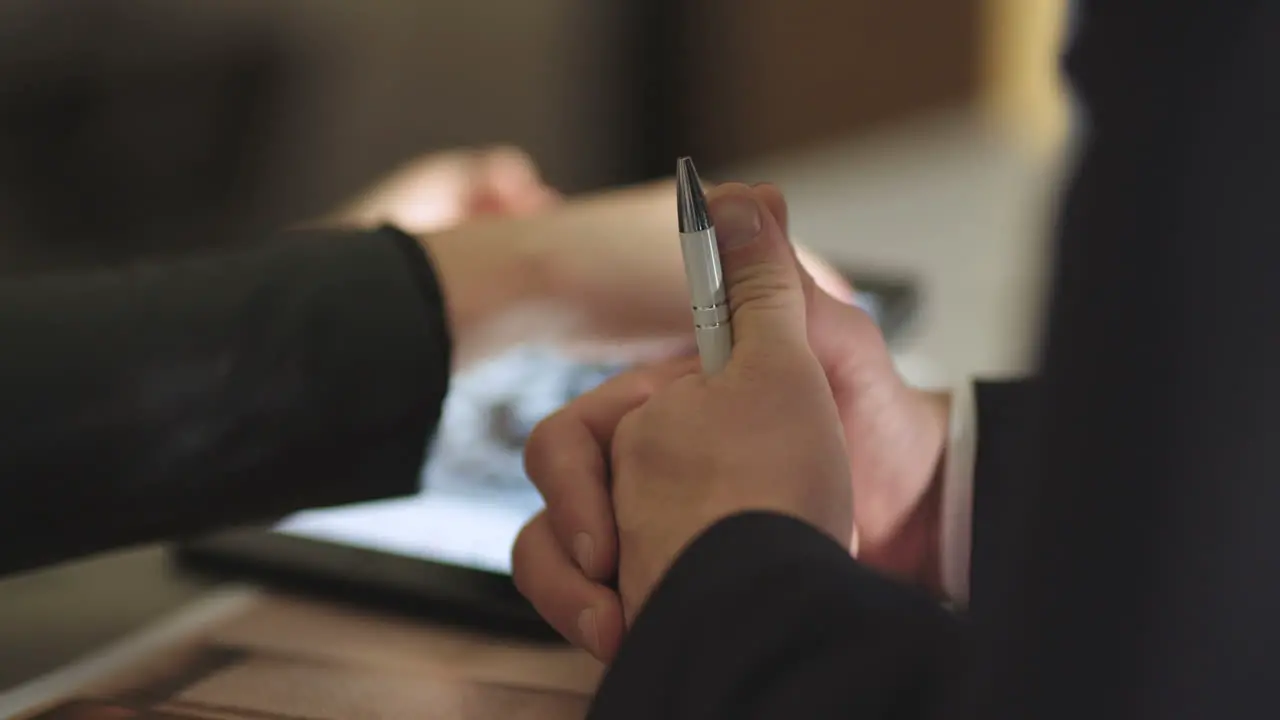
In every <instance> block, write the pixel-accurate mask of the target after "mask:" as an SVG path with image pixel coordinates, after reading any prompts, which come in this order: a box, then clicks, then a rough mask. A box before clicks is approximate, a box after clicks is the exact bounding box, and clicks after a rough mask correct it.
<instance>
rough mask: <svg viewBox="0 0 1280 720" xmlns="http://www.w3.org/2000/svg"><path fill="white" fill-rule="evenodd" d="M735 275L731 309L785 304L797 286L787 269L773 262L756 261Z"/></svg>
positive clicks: (730, 303)
mask: <svg viewBox="0 0 1280 720" xmlns="http://www.w3.org/2000/svg"><path fill="white" fill-rule="evenodd" d="M735 275H736V276H735V277H734V280H733V284H732V287H733V291H732V292H731V293H730V295H729V306H730V309H731V310H737V309H739V308H742V307H744V306H753V307H759V306H761V305H782V304H785V303H786V302H787V301H788V299H789V298H790V295H791V291H792V289H793V288H794V287H795V282H794V280H793V278H791V277H790V276H789V274H788V272H787V270H786V269H785V268H783V267H780V266H778V265H776V264H773V263H754V264H752V265H750V266H748V267H744V268H740V269H739V270H738V272H737V273H736V274H735Z"/></svg>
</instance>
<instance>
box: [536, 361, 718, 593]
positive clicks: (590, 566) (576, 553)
mask: <svg viewBox="0 0 1280 720" xmlns="http://www.w3.org/2000/svg"><path fill="white" fill-rule="evenodd" d="M697 368H698V360H697V359H696V358H681V359H679V360H675V361H668V362H664V363H661V364H658V365H654V366H650V367H646V368H641V369H637V370H632V371H629V372H626V373H623V374H621V375H618V376H616V377H614V378H611V379H609V380H607V381H606V382H605V383H603V384H602V385H600V386H599V387H598V388H596V389H595V390H592V391H591V392H588V393H586V394H584V395H582V396H581V397H579V398H577V399H576V400H574V401H572V402H570V403H569V404H568V405H566V406H564V407H563V408H561V409H560V410H559V411H557V412H555V413H554V414H552V415H551V416H549V417H548V418H546V419H545V420H543V421H542V422H541V423H538V426H537V427H535V428H534V429H533V432H532V433H531V434H530V435H529V440H528V442H527V443H526V444H525V449H524V467H525V473H526V474H528V476H529V479H530V481H532V482H533V484H534V486H535V487H536V488H538V492H539V493H541V494H542V498H543V500H544V501H545V502H546V506H547V517H548V520H549V522H550V524H551V529H552V531H553V532H554V534H555V537H556V540H557V542H558V543H559V544H560V546H561V547H562V548H564V550H565V552H566V553H568V555H569V556H570V557H572V558H573V559H574V562H576V563H577V564H578V567H580V568H581V569H582V571H583V573H585V574H586V576H587V577H589V578H591V579H593V580H596V581H597V582H603V581H605V580H607V579H609V578H610V577H612V576H613V573H614V571H615V569H616V567H617V554H618V538H617V530H616V528H615V527H614V523H613V504H612V502H611V500H610V499H609V482H608V474H609V464H608V460H609V446H610V444H611V443H612V441H613V432H614V429H615V428H617V426H618V422H619V421H621V420H622V418H623V417H624V416H625V415H626V414H627V413H628V412H630V411H631V410H633V409H635V408H636V407H639V406H640V405H642V404H643V403H644V402H645V401H646V400H648V399H649V396H650V395H652V394H653V392H654V391H655V390H657V389H658V388H661V387H663V386H665V385H667V384H668V383H670V382H671V381H673V380H675V379H677V378H680V377H683V376H685V375H688V374H689V373H691V372H696V371H697Z"/></svg>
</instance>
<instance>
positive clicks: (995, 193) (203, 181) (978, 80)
mask: <svg viewBox="0 0 1280 720" xmlns="http://www.w3.org/2000/svg"><path fill="white" fill-rule="evenodd" d="M1068 10H1069V8H1068V6H1067V2H1066V0H896V1H895V2H883V0H788V1H787V2H785V3H783V2H776V1H774V0H474V1H471V2H466V3H463V2H442V1H441V0H361V1H360V2H349V1H348V0H273V1H271V2H266V1H263V0H176V1H175V0H99V1H98V2H66V1H65V0H63V1H55V0H4V2H0V47H3V48H4V52H2V53H0V237H3V238H4V242H3V243H0V271H3V272H25V271H29V270H31V269H35V268H41V267H54V266H57V267H65V266H68V265H75V264H79V263H89V262H109V261H113V260H123V259H127V258H129V257H133V256H134V255H136V254H138V253H142V252H146V253H166V252H184V251H187V250H190V249H191V248H195V247H202V246H206V245H209V244H213V243H218V242H223V241H225V238H240V237H243V238H255V237H265V236H266V235H267V234H268V233H269V232H270V231H271V230H272V229H275V228H279V227H281V226H283V225H286V224H289V223H294V222H298V221H300V220H303V219H306V218H310V217H315V216H317V215H320V214H322V213H324V212H325V211H327V210H329V209H331V208H332V207H334V206H335V205H337V204H338V203H340V202H341V201H343V200H344V199H347V198H350V197H351V196H352V195H353V194H355V193H356V192H357V191H359V190H361V189H362V188H365V187H367V186H368V185H369V184H370V183H372V182H373V181H375V180H377V179H378V178H379V177H382V176H384V175H386V174H387V173H388V172H390V171H391V170H394V169H395V168H396V167H397V166H399V165H401V164H403V163H404V162H405V161H406V160H409V159H411V158H414V157H416V156H419V155H421V154H423V153H427V152H430V151H436V150H443V149H448V148H454V147H458V146H481V145H489V144H494V143H505V144H511V145H515V146H519V147H521V148H523V149H525V150H526V151H528V152H529V153H530V154H531V155H533V157H534V158H535V159H536V160H537V162H538V164H539V165H540V166H541V168H542V169H543V172H544V174H545V176H546V178H547V180H548V181H549V182H550V183H551V184H552V185H554V186H556V187H558V188H560V189H561V190H563V191H565V192H566V193H577V192H586V191H590V190H594V189H599V188H604V187H609V186H616V185H619V184H628V183H636V182H641V181H644V180H648V179H652V178H657V177H663V176H666V175H668V174H669V173H670V172H671V170H672V167H673V161H674V158H675V157H676V156H677V155H680V154H690V155H693V156H694V158H695V159H696V160H697V161H698V163H699V167H700V169H701V170H702V172H703V175H704V176H705V177H708V178H721V179H735V180H745V181H756V180H770V181H774V182H777V183H778V184H780V185H781V186H782V187H783V189H784V190H785V191H786V192H787V194H788V196H789V198H790V201H791V204H792V223H793V230H794V234H795V235H796V237H797V239H799V240H800V241H802V242H805V243H806V244H808V245H810V246H812V247H814V248H815V249H817V250H818V251H819V252H820V253H822V254H823V255H824V256H826V257H827V258H828V259H830V260H831V261H833V262H834V263H835V264H836V265H838V266H839V268H840V269H841V270H843V271H845V272H846V273H847V274H849V275H850V276H851V277H853V278H854V279H855V280H857V281H859V282H860V283H861V284H863V285H867V286H871V287H878V288H881V289H883V291H884V293H885V294H886V295H887V296H889V297H891V298H893V299H894V301H895V302H898V303H899V304H900V305H901V308H900V309H903V308H905V310H903V312H902V313H900V314H901V317H900V318H899V319H900V320H902V322H900V323H898V325H897V326H895V336H894V338H893V340H894V344H895V346H896V347H897V348H898V350H899V356H900V359H901V360H902V363H903V367H904V369H905V370H906V371H907V373H908V374H909V375H913V376H914V379H916V380H917V381H919V382H928V383H932V382H944V381H946V380H949V379H950V378H952V377H955V376H958V375H960V374H967V373H973V372H1001V371H1007V370H1011V369H1016V368H1018V367H1021V366H1022V365H1024V364H1025V363H1026V361H1027V349H1028V348H1029V347H1031V345H1032V343H1031V342H1030V338H1031V334H1030V330H1031V327H1032V323H1033V322H1034V320H1035V317H1036V313H1037V311H1038V302H1039V292H1038V290H1039V287H1040V281H1041V278H1042V277H1043V272H1042V266H1043V249H1044V245H1045V240H1046V238H1047V237H1048V230H1049V228H1050V226H1051V224H1052V210H1053V203H1054V195H1055V192H1056V188H1057V185H1058V182H1059V178H1060V177H1061V175H1062V173H1061V168H1062V166H1063V158H1064V157H1065V153H1064V148H1066V147H1067V145H1068V144H1067V142H1066V140H1067V139H1068V135H1069V133H1068V126H1069V123H1068V118H1069V117H1070V113H1069V112H1068V104H1067V102H1066V100H1065V93H1064V91H1063V88H1062V87H1061V86H1060V84H1059V82H1058V77H1057V62H1058V56H1059V52H1060V47H1061V40H1062V37H1063V33H1064V32H1065V30H1066V28H1067V13H1068ZM85 68H92V69H93V71H92V73H88V74H86V72H85ZM107 88H109V89H111V92H110V93H107V92H104V89H107ZM122 88H127V91H125V92H120V90H121V89H122ZM108 94H109V95H110V99H109V100H108V99H107V97H108ZM50 198H61V199H62V200H61V201H58V202H50V200H49V199H50ZM156 207H165V208H169V209H170V212H166V213H164V214H162V215H160V216H158V215H157V214H156V213H155V212H154V210H153V209H154V208H156ZM106 238H114V239H115V240H111V241H105V240H104V239H106ZM673 241H674V240H673Z"/></svg>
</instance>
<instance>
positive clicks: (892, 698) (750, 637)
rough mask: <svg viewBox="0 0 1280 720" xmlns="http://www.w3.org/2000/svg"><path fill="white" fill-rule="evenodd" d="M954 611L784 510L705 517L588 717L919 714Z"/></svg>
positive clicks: (948, 673)
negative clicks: (707, 523) (706, 524)
mask: <svg viewBox="0 0 1280 720" xmlns="http://www.w3.org/2000/svg"><path fill="white" fill-rule="evenodd" d="M963 632H964V628H963V627H962V625H961V623H960V621H959V620H958V619H956V618H955V617H953V616H951V615H949V614H948V613H947V612H946V611H945V610H943V609H942V608H940V607H938V606H937V605H936V604H935V603H934V602H932V601H931V600H930V599H929V598H928V597H926V596H925V595H923V594H921V593H917V592H914V591H912V590H910V589H908V588H906V587H904V586H900V585H898V584H897V583H894V582H892V581H890V580H888V579H886V578H883V577H881V576H879V575H877V574H875V573H873V572H871V571H869V570H867V569H865V568H863V567H862V566H861V565H859V564H858V563H857V562H855V561H854V560H853V559H852V558H850V557H849V554H848V553H847V552H846V551H845V550H844V549H843V548H841V547H840V546H839V545H838V544H837V543H835V542H833V541H832V540H831V539H830V538H828V537H826V536H825V535H823V534H821V533H819V532H818V531H817V530H815V529H813V528H811V527H810V526H808V525H806V524H804V523H802V522H800V521H798V520H794V519H791V518H787V517H783V516H779V515H772V514H764V513H750V514H744V515H739V516H736V517H733V518H729V519H727V520H724V521H722V522H720V523H719V524H717V525H716V526H714V527H712V528H711V529H710V530H708V531H707V532H706V533H705V534H704V535H703V536H702V537H700V538H699V539H698V540H696V541H695V542H694V543H693V544H692V545H691V546H690V547H689V549H688V550H686V552H685V553H684V554H683V555H682V556H681V557H680V558H679V559H678V560H677V562H676V563H675V566H674V567H673V568H672V569H671V571H670V572H669V573H668V575H667V577H666V578H665V579H664V580H663V582H662V583H661V585H660V586H659V587H658V589H657V590H656V591H655V592H654V594H653V596H652V597H651V598H650V600H649V602H648V604H647V605H646V607H645V608H644V610H643V611H642V612H641V614H640V617H639V618H637V621H636V623H635V625H634V627H633V628H632V630H631V633H630V635H629V636H628V638H627V641H626V642H625V643H624V644H623V647H622V650H621V652H620V654H619V656H618V658H617V660H616V662H615V663H614V665H613V667H612V668H611V669H610V671H609V673H608V675H607V676H606V677H605V679H604V682H603V684H602V686H601V688H600V690H599V693H598V694H597V697H596V700H595V704H594V706H593V708H592V711H591V717H593V718H597V719H599V720H606V719H607V720H618V719H622V718H668V719H669V720H681V719H682V718H689V719H690V720H692V719H694V718H696V719H697V720H715V719H716V718H733V719H735V720H738V719H742V718H788V719H790V718H857V719H858V720H877V719H882V718H883V719H888V718H920V717H931V716H933V714H934V711H935V709H936V708H937V707H938V705H939V704H940V703H941V702H942V698H943V697H945V696H946V695H947V693H948V692H949V688H951V687H953V686H952V685H951V683H953V682H954V681H955V680H956V676H955V675H954V671H955V670H956V669H957V668H958V667H959V666H960V663H959V662H958V658H957V655H958V654H959V653H961V652H962V649H963V647H964V646H965V644H964V643H963V638H962V634H963Z"/></svg>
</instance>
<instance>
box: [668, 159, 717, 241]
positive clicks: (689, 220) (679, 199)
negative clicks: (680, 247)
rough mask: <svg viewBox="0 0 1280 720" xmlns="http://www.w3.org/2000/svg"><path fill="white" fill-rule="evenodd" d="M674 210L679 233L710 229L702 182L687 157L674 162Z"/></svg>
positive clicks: (709, 218)
mask: <svg viewBox="0 0 1280 720" xmlns="http://www.w3.org/2000/svg"><path fill="white" fill-rule="evenodd" d="M676 208H677V211H678V212H679V219H680V232H682V233H687V232H701V231H703V230H706V229H708V228H710V227H711V217H710V215H709V214H708V213H707V198H706V195H705V194H703V192H702V181H701V180H700V179H699V178H698V171H697V169H696V168H694V166H693V158H690V157H688V156H685V157H681V158H679V159H678V160H676Z"/></svg>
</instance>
